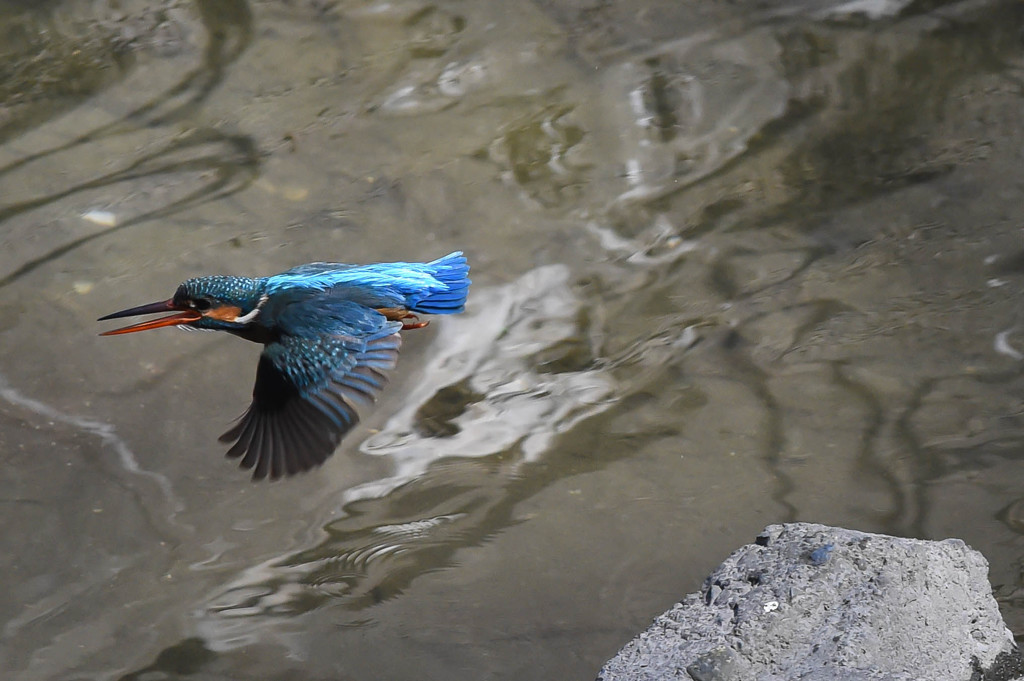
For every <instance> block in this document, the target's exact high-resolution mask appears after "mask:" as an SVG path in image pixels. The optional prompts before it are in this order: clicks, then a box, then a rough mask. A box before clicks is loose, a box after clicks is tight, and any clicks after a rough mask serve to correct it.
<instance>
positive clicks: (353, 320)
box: [97, 251, 471, 480]
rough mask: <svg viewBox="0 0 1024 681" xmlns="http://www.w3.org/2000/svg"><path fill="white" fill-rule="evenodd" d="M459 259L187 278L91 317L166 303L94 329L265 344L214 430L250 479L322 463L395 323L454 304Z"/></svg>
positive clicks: (392, 340) (459, 294)
mask: <svg viewBox="0 0 1024 681" xmlns="http://www.w3.org/2000/svg"><path fill="white" fill-rule="evenodd" d="M468 274H469V264H468V263H467V262H466V258H465V256H463V254H462V252H461V251H456V252H455V253H450V254H448V255H446V256H444V257H443V258H439V259H437V260H434V261H432V262H427V263H419V262H389V263H374V264H369V265H348V264H343V263H330V262H314V263H309V264H306V265H299V266H298V267H294V268H292V269H290V270H288V271H287V272H282V273H281V274H276V275H274V276H271V277H257V278H252V277H236V276H206V277H196V278H194V279H189V280H187V281H185V282H184V283H182V284H181V285H180V286H178V289H177V291H175V293H174V296H173V297H172V298H169V299H168V300H164V301H160V302H156V303H150V304H148V305H140V306H138V307H133V308H129V309H127V310H121V311H120V312H114V313H113V314H108V315H106V316H104V317H100V318H99V319H98V320H97V321H104V320H107V319H119V318H122V317H133V316H135V315H145V314H154V313H164V312H172V313H173V314H171V315H169V316H165V317H160V318H158V319H152V320H149V321H144V322H140V323H138V324H133V325H131V326H126V327H122V328H118V329H114V330H112V331H106V332H104V333H101V334H100V335H101V336H115V335H120V334H125V333H134V332H136V331H146V330H148V329H158V328H161V327H165V326H179V327H182V328H186V329H208V330H216V331H227V332H228V333H230V334H232V335H235V336H238V337H240V338H244V339H245V340H248V341H252V342H255V343H261V344H262V345H263V351H262V353H260V358H259V364H258V365H257V367H256V385H255V387H254V388H253V392H252V403H251V404H250V405H249V408H248V409H247V410H246V411H245V413H244V414H243V415H242V416H241V418H240V419H239V420H238V423H237V424H235V426H234V427H233V428H231V429H230V430H228V431H227V432H226V433H224V434H223V435H222V436H221V437H220V441H221V442H224V443H226V444H230V445H231V447H230V448H229V449H228V451H227V456H228V457H229V458H232V459H240V462H239V465H240V467H241V468H243V469H252V471H253V473H252V477H253V479H254V480H261V479H263V478H266V477H268V476H269V477H270V478H271V479H276V478H280V477H282V476H285V475H294V474H296V473H299V472H302V471H308V470H310V469H312V468H315V467H317V466H319V465H320V464H322V463H323V462H324V461H325V460H326V459H327V458H328V457H329V456H331V454H333V453H334V450H335V449H336V448H337V446H338V443H339V442H341V439H342V437H343V436H344V435H345V434H346V433H347V432H348V431H349V430H351V429H352V427H353V426H354V425H355V424H356V423H357V422H358V420H359V416H358V414H357V413H356V410H355V406H356V405H368V404H370V403H372V402H374V401H375V400H376V398H377V396H378V395H379V394H380V391H381V390H382V389H383V388H384V386H385V384H386V383H387V376H386V375H385V372H387V371H390V370H391V369H393V368H394V367H395V364H396V362H397V361H398V351H399V348H400V347H401V344H402V337H401V335H400V333H399V332H400V331H403V330H407V329H419V328H422V327H424V326H426V325H427V323H428V322H427V321H421V320H420V318H419V316H418V315H420V314H455V313H458V312H462V311H463V309H464V308H465V304H466V296H467V295H468V293H469V285H470V283H471V282H470V280H469V278H468Z"/></svg>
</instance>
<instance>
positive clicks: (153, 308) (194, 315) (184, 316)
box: [96, 299, 203, 336]
mask: <svg viewBox="0 0 1024 681" xmlns="http://www.w3.org/2000/svg"><path fill="white" fill-rule="evenodd" d="M170 310H177V311H178V314H172V315H170V316H168V317H161V318H160V319H151V320H149V321H148V322H140V323H138V324H132V325H131V326H124V327H122V328H120V329H114V330H113V331H104V332H103V333H101V334H100V335H101V336H118V335H120V334H122V333H135V332H136V331H148V330H149V329H159V328H160V327H162V326H177V325H179V324H189V323H191V322H196V321H199V320H200V319H202V318H203V315H201V314H199V313H198V312H196V311H195V310H192V309H189V308H184V309H183V308H180V307H177V306H176V305H175V304H174V300H173V299H172V300H162V301H160V302H159V303H150V304H148V305H139V306H138V307H132V308H129V309H127V310H121V311H120V312H114V313H113V314H108V315H107V316H105V317H100V318H99V319H97V320H96V321H98V322H102V321H103V320H105V319H120V318H121V317H134V316H135V315H140V314H156V313H158V312H168V311H170Z"/></svg>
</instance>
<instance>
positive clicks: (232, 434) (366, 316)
mask: <svg viewBox="0 0 1024 681" xmlns="http://www.w3.org/2000/svg"><path fill="white" fill-rule="evenodd" d="M334 310H335V313H336V314H338V316H339V317H340V318H343V319H342V321H345V322H346V323H344V324H342V323H337V324H334V325H333V326H331V327H329V330H328V331H326V332H323V331H322V332H320V333H316V334H314V333H310V332H308V331H303V330H302V329H298V328H293V330H294V331H296V333H292V334H289V333H284V334H282V335H281V337H280V339H279V340H277V341H275V342H273V343H269V344H267V346H266V347H265V348H264V350H263V353H262V354H261V355H260V361H259V365H258V367H257V369H256V386H255V387H254V388H253V399H252V403H251V404H250V405H249V408H248V409H247V410H246V412H245V414H243V415H242V417H241V419H240V420H239V422H238V424H236V425H235V426H234V427H232V428H231V429H230V430H228V431H227V432H226V433H224V435H222V436H221V438H220V439H221V441H222V442H229V443H233V444H232V446H231V447H230V448H229V449H228V451H227V456H228V457H230V458H236V459H240V461H239V466H240V467H242V468H246V469H252V470H253V479H254V480H260V479H263V478H266V477H270V478H271V479H276V478H279V477H282V476H286V475H294V474H296V473H299V472H302V471H307V470H310V469H312V468H315V467H317V466H319V465H320V464H322V463H323V462H324V461H325V460H326V459H327V458H328V457H329V456H331V454H333V453H334V450H335V449H336V448H337V446H338V443H339V442H341V439H342V437H344V435H345V434H346V433H347V432H348V431H349V430H351V429H352V427H353V426H355V424H356V423H358V421H359V415H358V414H357V412H356V410H355V408H354V405H355V404H369V403H372V402H373V401H375V400H376V398H377V396H378V395H379V394H380V391H381V390H382V389H383V388H384V386H385V385H386V384H387V377H386V376H385V374H384V372H385V371H388V370H390V369H393V368H394V366H395V364H396V362H397V361H398V351H399V348H400V347H401V342H402V341H401V337H400V336H399V334H398V330H399V329H400V328H401V323H400V322H389V321H387V319H386V318H385V317H384V316H383V315H381V314H380V313H378V312H376V311H375V310H371V309H369V308H365V307H362V306H357V309H356V308H349V309H347V310H344V312H345V313H347V315H348V316H347V317H346V316H345V315H342V314H340V313H339V311H338V309H337V307H335V308H334ZM284 328H285V329H287V327H284Z"/></svg>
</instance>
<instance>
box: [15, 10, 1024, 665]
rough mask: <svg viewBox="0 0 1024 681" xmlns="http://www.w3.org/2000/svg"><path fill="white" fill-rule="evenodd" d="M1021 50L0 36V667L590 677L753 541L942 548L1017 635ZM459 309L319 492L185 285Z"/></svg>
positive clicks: (220, 14)
mask: <svg viewBox="0 0 1024 681" xmlns="http://www.w3.org/2000/svg"><path fill="white" fill-rule="evenodd" d="M1022 12H1024V9H1022V6H1021V5H1020V4H1019V3H1016V2H1010V1H1009V0H1006V1H1001V0H985V1H983V2H980V3H977V2H975V3H959V2H950V3H905V2H892V3H872V4H870V6H869V5H867V4H865V3H842V2H830V1H829V0H792V1H791V2H786V3H782V4H779V3H774V4H773V5H772V7H771V8H768V9H761V10H758V9H753V8H750V7H747V8H739V9H737V7H736V6H735V4H733V3H718V2H707V3H679V2H675V1H671V2H670V1H668V0H644V2H641V3H603V4H602V3H598V4H597V5H595V4H593V3H577V2H574V1H573V0H552V1H551V2H543V3H533V2H502V3H497V2H495V3H454V4H451V3H449V4H445V5H443V6H442V5H435V4H431V3H429V2H419V1H417V0H410V1H408V2H398V3H395V2H335V3H328V2H319V1H318V0H294V1H292V2H280V1H277V0H271V1H269V2H261V3H250V2H245V1H243V0H233V1H231V2H221V1H213V0H209V1H197V2H183V1H181V0H166V1H163V2H157V3H152V2H148V3H147V2H141V0H138V1H134V0H129V1H127V2H125V1H123V0H122V1H120V2H117V3H113V2H109V3H108V2H103V1H100V2H93V3H68V2H57V1H54V2H47V3H42V4H31V6H30V5H28V4H25V3H6V4H3V3H0V37H3V38H4V39H5V40H4V41H2V42H3V45H0V64H2V66H0V70H3V72H4V73H6V74H8V75H9V77H8V79H7V80H6V81H5V83H4V84H0V223H2V228H3V234H4V240H3V246H4V248H3V251H2V253H0V335H2V341H3V344H4V348H5V353H4V358H5V359H4V360H3V361H2V363H0V376H2V384H0V422H2V423H3V428H0V463H3V464H4V465H3V466H0V506H2V508H3V509H4V513H5V516H4V518H5V526H6V527H7V528H8V529H7V531H6V532H5V533H4V535H3V536H2V537H0V575H2V576H3V577H4V580H5V584H7V586H8V588H7V589H6V590H5V592H4V594H2V595H0V614H2V615H3V619H2V621H3V622H4V628H3V630H2V634H0V668H2V669H4V670H5V671H7V670H13V671H11V674H12V675H13V676H12V678H18V679H65V678H126V679H149V678H184V677H188V678H211V679H212V678H238V679H266V678H295V677H297V676H301V677H302V678H393V679H402V678H409V679H412V678H416V679H422V678H446V679H477V678H481V676H489V677H494V678H587V677H589V676H592V675H593V673H594V672H595V671H596V670H597V669H598V668H599V667H600V665H601V663H602V662H603V661H604V660H605V659H606V658H608V657H609V656H611V655H612V654H613V653H614V652H615V651H616V650H617V648H618V647H619V646H620V645H621V644H622V643H623V642H625V641H626V640H628V639H629V638H630V637H631V636H632V635H633V633H634V632H635V631H636V630H637V629H639V628H642V627H643V626H645V625H646V623H647V622H648V620H649V618H650V617H651V616H652V615H654V614H656V613H658V612H661V611H662V610H664V609H665V608H666V607H668V606H669V605H671V603H672V602H674V601H675V600H676V599H677V598H678V597H679V596H681V595H682V593H684V592H686V591H691V590H693V589H694V588H695V587H696V586H697V585H698V584H699V582H700V580H701V579H702V577H703V575H704V574H705V573H706V572H707V571H708V570H709V569H710V568H711V567H713V566H714V565H715V564H716V563H717V562H718V561H719V560H721V558H722V557H724V556H725V555H726V553H727V552H728V551H729V550H731V549H732V548H734V547H735V546H736V545H738V544H740V543H743V542H746V541H748V540H749V539H750V537H751V536H753V534H754V533H755V532H756V531H758V530H759V529H760V528H761V527H762V526H764V525H765V524H767V523H770V522H780V521H786V520H795V519H799V520H807V521H814V522H823V523H835V524H841V525H846V526H850V527H856V528H857V529H862V530H867V531H881V532H891V533H896V534H909V535H914V536H921V537H945V536H959V537H962V538H964V539H965V540H967V541H968V542H969V543H970V544H972V545H973V546H974V547H975V548H978V549H980V550H982V551H983V552H984V553H985V554H986V555H987V557H988V558H989V560H990V562H991V565H992V576H993V581H994V583H995V584H996V585H997V587H998V591H997V593H998V595H999V597H1000V599H1001V604H1002V605H1003V607H1004V614H1005V615H1006V617H1007V620H1008V623H1009V624H1010V626H1011V627H1012V628H1013V630H1014V631H1015V632H1017V633H1018V635H1019V634H1020V632H1021V631H1024V615H1022V612H1024V611H1022V607H1021V602H1022V599H1021V597H1020V592H1021V588H1022V587H1021V578H1020V572H1021V569H1020V568H1021V564H1022V561H1024V558H1022V556H1024V532H1022V526H1024V522H1022V521H1021V518H1022V517H1024V513H1022V512H1021V511H1020V507H1021V504H1022V502H1021V499H1022V493H1021V490H1020V489H1019V485H1018V484H1017V481H1018V480H1019V479H1020V475H1019V466H1020V455H1019V453H1020V451H1021V443H1022V434H1024V424H1022V414H1024V409H1022V407H1021V405H1022V399H1024V398H1022V395H1024V390H1022V384H1021V378H1020V375H1021V374H1020V366H1019V365H1020V362H1021V354H1022V353H1024V340H1022V333H1021V331H1020V328H1021V326H1020V320H1019V310H1018V308H1019V293H1020V292H1019V286H1020V285H1021V283H1022V282H1021V279H1020V275H1021V271H1022V267H1021V266H1020V261H1021V257H1020V254H1021V253H1022V252H1024V245H1022V243H1021V235H1020V229H1019V226H1020V223H1021V220H1020V215H1019V213H1020V208H1019V207H1020V205H1021V202H1020V187H1019V185H1020V181H1019V177H1020V158H1019V150H1020V149H1021V148H1024V145H1022V143H1021V137H1022V130H1021V124H1020V116H1019V108H1020V87H1019V84H1020V82H1022V73H1021V70H1022V69H1024V52H1022V46H1021V43H1020V40H1019V30H1018V29H1019V26H1020V25H1021V20H1022V19H1024V14H1022ZM455 249H462V250H465V251H466V252H467V254H468V255H469V257H470V260H471V262H472V264H473V267H474V273H475V274H474V280H475V281H476V283H475V284H474V291H473V294H472V296H471V299H470V305H469V309H468V311H467V313H466V314H465V315H462V316H458V317H453V318H443V319H438V320H435V321H434V322H433V323H432V324H431V325H430V327H428V328H427V329H425V330H423V331H418V332H415V333H409V334H407V340H406V343H405V345H404V348H403V356H402V360H401V362H400V365H399V368H398V370H397V372H396V373H395V375H394V377H393V379H394V381H393V386H392V388H391V389H390V390H389V391H387V393H386V394H385V395H384V396H383V397H382V400H381V402H380V403H379V404H378V405H377V408H376V409H375V410H373V412H372V413H370V414H367V416H366V419H367V421H366V423H365V424H364V425H363V426H362V430H360V431H359V432H358V433H354V434H353V437H352V438H350V440H349V441H347V442H346V445H345V446H343V447H342V448H341V449H340V450H339V451H338V452H337V454H336V455H335V456H334V457H333V458H332V459H331V460H330V461H329V462H328V463H327V465H325V466H324V467H323V468H322V469H321V470H318V471H316V472H314V473H312V474H310V475H306V476H301V477H299V478H296V479H293V480H289V481H287V482H284V483H278V484H275V485H259V486H254V485H251V484H249V483H248V481H247V480H246V479H245V477H244V476H242V477H239V476H238V475H237V471H236V470H235V469H234V467H233V466H231V465H229V464H228V463H226V462H224V461H223V460H222V459H221V458H220V457H221V454H222V453H221V452H220V451H219V449H217V448H216V446H215V444H214V443H215V437H216V435H217V434H218V433H219V432H221V431H223V429H224V427H225V426H226V423H227V421H228V420H229V419H230V418H231V416H233V414H231V413H230V409H231V408H232V407H231V406H230V405H237V404H241V403H244V402H245V396H246V394H247V393H248V392H249V391H250V390H251V385H252V384H251V378H252V377H251V375H250V372H251V367H252V366H253V363H254V362H253V361H252V355H251V354H249V353H254V352H255V350H254V349H253V348H251V347H248V346H245V347H243V346H244V345H245V344H240V343H238V342H236V339H232V338H221V337H219V336H215V335H212V334H206V335H204V334H190V335H188V336H185V335H184V334H176V333H174V332H173V330H168V331H167V332H166V333H163V332H160V333H156V332H155V333H154V334H153V336H151V337H149V338H145V339H134V338H132V337H127V338H125V339H123V341H122V342H119V343H117V344H111V343H105V342H101V341H104V340H109V339H95V338H94V337H93V320H94V319H95V318H96V316H98V315H99V314H101V313H103V312H105V311H107V310H109V309H117V308H119V307H125V306H127V305H128V304H133V303H134V302H137V300H139V299H148V298H154V299H155V298H156V297H158V296H159V295H161V294H164V293H165V291H166V290H167V289H168V287H169V286H173V285H174V284H176V283H177V282H179V281H181V280H182V279H184V278H186V277H188V276H193V275H197V274H212V273H234V274H245V275H261V274H269V273H273V272H278V271H282V270H284V269H286V268H288V267H290V266H293V265H296V264H299V263H301V262H307V261H313V260H325V259H326V260H340V261H350V262H365V261H372V260H387V259H423V258H428V259H429V258H431V257H436V256H438V255H440V254H442V253H445V252H449V251H451V250H455Z"/></svg>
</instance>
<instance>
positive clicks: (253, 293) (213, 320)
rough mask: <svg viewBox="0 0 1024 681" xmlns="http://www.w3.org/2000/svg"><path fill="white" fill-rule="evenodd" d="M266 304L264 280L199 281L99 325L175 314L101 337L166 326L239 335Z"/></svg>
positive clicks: (208, 279)
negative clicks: (148, 315) (155, 315)
mask: <svg viewBox="0 0 1024 681" xmlns="http://www.w3.org/2000/svg"><path fill="white" fill-rule="evenodd" d="M265 300H266V297H265V296H264V294H263V282H262V280H260V279H250V278H249V277H227V276H212V277H197V278H195V279H189V280H187V281H185V282H184V283H182V284H181V285H180V286H178V290H177V291H175V292H174V297H173V298H170V299H168V300H162V301H160V302H157V303H149V304H147V305H139V306H138V307H132V308H129V309H127V310H121V311H120V312H114V313H113V314H108V315H106V316H105V317H100V318H99V320H97V321H103V320H105V319H120V318H121V317H134V316H136V315H142V314H156V313H160V312H174V314H172V315H168V316H166V317H160V318H159V319H151V320H150V321H147V322H140V323H138V324H132V325H131V326H125V327H123V328H120V329H114V330H113V331H106V332H104V333H101V334H100V335H101V336H114V335H118V334H122V333H134V332H135V331H146V330H148V329H159V328H160V327H163V326H185V327H190V328H194V329H216V330H220V331H239V330H241V329H244V328H246V327H247V326H248V325H250V324H252V323H253V322H254V321H255V319H256V318H257V317H258V316H259V312H260V307H261V306H262V304H263V303H264V302H265Z"/></svg>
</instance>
